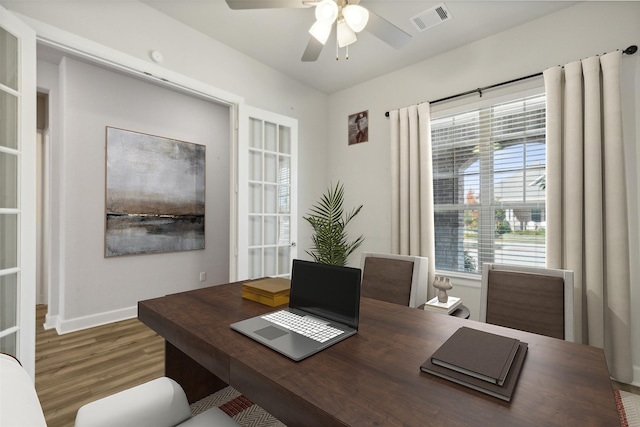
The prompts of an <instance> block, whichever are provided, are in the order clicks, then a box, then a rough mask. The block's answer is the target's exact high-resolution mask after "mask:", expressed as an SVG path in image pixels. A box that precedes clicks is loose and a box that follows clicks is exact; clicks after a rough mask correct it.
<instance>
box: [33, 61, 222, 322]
mask: <svg viewBox="0 0 640 427" xmlns="http://www.w3.org/2000/svg"><path fill="white" fill-rule="evenodd" d="M39 64H40V65H41V67H40V68H41V69H42V71H41V74H40V75H41V77H42V80H41V82H40V87H41V88H45V89H49V88H46V83H45V82H47V81H53V78H51V76H48V75H47V74H48V72H49V73H50V74H54V75H58V77H59V85H58V86H59V87H60V88H61V90H60V91H59V93H58V94H57V95H56V96H55V97H54V99H55V100H56V101H57V102H56V103H57V105H56V106H55V107H53V109H58V110H59V112H63V113H64V114H63V115H62V116H61V117H62V119H61V120H60V122H58V127H59V128H60V129H61V132H60V133H59V134H58V135H56V137H54V138H53V139H52V151H53V152H54V153H55V155H56V158H59V159H61V162H60V164H61V165H64V166H63V173H60V169H58V170H57V171H58V174H57V176H56V179H55V181H54V183H53V187H54V189H56V190H57V193H58V196H57V197H58V200H59V201H60V202H61V203H58V209H60V210H61V212H57V213H58V219H59V222H58V223H57V228H58V230H59V235H60V240H59V241H57V242H55V243H54V245H55V248H56V249H59V252H60V254H61V255H62V256H61V257H60V258H59V262H60V267H61V271H62V272H63V274H61V276H60V277H59V284H60V285H61V286H62V291H63V292H61V297H59V298H60V299H59V300H58V301H57V302H59V310H58V312H57V313H56V312H54V311H53V309H54V308H53V307H52V309H51V310H50V312H49V315H50V316H51V315H54V314H55V315H57V316H58V327H59V329H61V330H63V331H66V330H73V329H77V328H81V327H86V326H90V325H93V324H96V323H102V322H105V321H109V320H114V319H118V318H122V317H128V316H132V315H133V316H135V314H136V310H135V307H136V304H137V301H139V300H143V299H148V298H153V297H157V296H162V295H165V294H167V293H173V292H178V291H185V290H190V289H194V288H196V287H200V286H204V285H211V284H218V283H225V282H226V281H227V280H228V277H229V214H230V210H229V205H230V193H229V188H230V157H231V154H230V151H231V147H230V144H229V141H230V139H231V129H230V113H229V109H228V107H226V106H221V105H219V104H214V103H211V102H207V101H203V100H200V99H196V98H193V97H190V96H186V95H184V94H181V93H177V92H175V91H172V90H168V89H165V88H162V87H160V86H157V85H154V84H150V83H147V82H144V81H141V80H139V79H134V78H131V77H129V76H125V75H122V74H119V73H115V72H113V71H110V70H106V69H104V68H100V67H96V66H94V65H89V64H87V63H84V62H79V61H76V60H73V59H70V58H64V59H63V60H62V62H61V63H60V67H59V70H57V69H52V68H51V66H50V64H47V63H43V61H39ZM106 126H111V127H118V128H123V129H128V130H132V131H136V132H142V133H148V134H153V135H159V136H164V137H168V138H172V139H177V140H182V141H187V142H192V143H197V144H201V145H205V146H206V156H207V159H206V197H207V199H206V201H207V203H206V217H205V221H206V227H205V233H206V236H205V246H206V247H205V249H204V250H198V251H187V252H174V253H166V254H153V255H144V256H129V257H112V258H105V257H104V209H105V207H104V206H105V202H104V200H105V195H104V188H105V172H104V171H105V161H106V159H105V128H106ZM59 190H62V191H59ZM200 272H205V273H207V280H206V281H205V282H200V281H199V273H200Z"/></svg>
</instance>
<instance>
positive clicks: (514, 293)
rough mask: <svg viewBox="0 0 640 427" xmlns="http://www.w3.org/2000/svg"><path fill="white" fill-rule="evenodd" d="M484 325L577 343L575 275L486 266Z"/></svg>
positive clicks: (482, 301)
mask: <svg viewBox="0 0 640 427" xmlns="http://www.w3.org/2000/svg"><path fill="white" fill-rule="evenodd" d="M480 321H481V322H486V323H491V324H494V325H500V326H506V327H509V328H513V329H519V330H522V331H527V332H533V333H536V334H541V335H546V336H550V337H555V338H560V339H564V340H566V341H573V340H574V332H573V327H574V320H573V271H569V270H558V269H549V268H534V267H522V266H514V265H504V264H483V266H482V287H481V290H480Z"/></svg>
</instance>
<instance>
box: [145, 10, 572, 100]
mask: <svg viewBox="0 0 640 427" xmlns="http://www.w3.org/2000/svg"><path fill="white" fill-rule="evenodd" d="M143 3H145V4H147V5H149V6H150V7H153V8H155V9H156V10H158V11H160V12H162V13H164V14H166V15H168V16H171V17H173V18H174V19H176V20H178V21H181V22H182V23H184V24H186V25H188V26H189V27H192V28H194V29H196V30H198V31H200V32H202V33H204V34H206V35H208V36H211V37H212V38H214V39H216V40H218V41H220V42H222V43H224V44H226V45H228V46H230V47H232V48H234V49H236V50H238V51H240V52H243V53H245V54H246V55H248V56H251V57H253V58H255V59H257V60H258V61H260V62H263V63H264V64H267V65H269V66H271V67H273V68H275V69H277V70H279V71H281V72H283V73H285V74H287V75H289V76H291V77H293V78H295V79H297V80H299V81H301V82H303V83H305V84H307V85H309V86H312V87H315V88H317V89H318V90H320V91H322V92H324V93H327V94H331V93H334V92H337V91H340V90H342V89H345V88H348V87H351V86H354V85H356V84H358V83H360V82H363V81H367V80H370V79H372V78H375V77H377V76H380V75H384V74H387V73H390V72H392V71H395V70H398V69H401V68H404V67H407V66H409V65H411V64H415V63H417V62H420V61H423V60H425V59H427V58H430V57H433V56H435V55H438V54H440V53H442V52H445V51H448V50H451V49H454V48H456V47H458V46H462V45H465V44H468V43H470V42H472V41H474V40H478V39H481V38H484V37H487V36H490V35H492V34H495V33H499V32H501V31H504V30H506V29H508V28H511V27H514V26H517V25H520V24H522V23H524V22H527V21H531V20H533V19H536V18H539V17H541V16H544V15H546V14H549V13H552V12H555V11H557V10H560V9H563V8H565V7H567V6H570V5H572V4H575V3H577V2H575V1H480V0H471V1H459V0H445V1H443V2H440V1H422V0H409V1H401V0H362V1H361V3H360V4H361V6H364V7H366V8H367V9H369V10H371V11H372V12H374V13H376V14H378V15H380V16H381V17H383V18H385V19H386V20H387V21H390V22H391V23H393V24H395V25H396V26H397V27H399V28H401V29H402V30H404V31H406V32H407V33H409V34H411V36H412V39H411V41H410V42H409V44H408V45H407V46H405V47H404V48H402V49H401V50H396V49H394V48H392V47H390V46H389V45H387V44H385V43H384V42H383V41H381V40H380V39H378V38H376V37H374V36H373V35H372V34H370V33H367V32H366V29H365V31H363V32H362V33H360V34H358V41H357V42H356V43H354V44H353V45H351V46H350V47H349V59H348V60H346V59H344V49H341V50H340V60H338V61H336V48H335V35H332V37H330V38H329V41H328V42H327V44H326V45H325V47H324V49H323V51H322V53H321V55H320V58H319V59H318V61H316V62H302V61H300V58H301V56H302V53H303V52H304V50H305V48H306V46H307V42H308V40H309V37H310V36H309V33H308V30H309V28H310V27H311V25H312V24H313V22H314V21H315V17H314V10H313V8H302V9H260V10H231V9H230V8H229V7H228V6H227V4H226V2H225V1H224V0H148V1H145V0H143ZM440 3H444V4H445V7H446V8H447V9H448V10H449V12H450V14H451V16H452V17H453V18H452V19H450V20H448V21H445V22H443V23H441V24H439V25H437V26H435V27H433V28H431V29H429V30H427V31H424V32H422V33H419V32H418V31H417V30H416V29H415V27H414V26H413V24H412V23H411V20H410V19H411V18H412V17H413V16H415V15H418V14H420V13H422V12H424V11H425V10H427V9H429V8H432V7H434V6H436V5H438V4H440Z"/></svg>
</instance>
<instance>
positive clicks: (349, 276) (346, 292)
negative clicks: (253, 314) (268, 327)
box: [289, 259, 361, 329]
mask: <svg viewBox="0 0 640 427" xmlns="http://www.w3.org/2000/svg"><path fill="white" fill-rule="evenodd" d="M360 278H361V270H360V269H359V268H351V267H339V266H335V265H328V264H318V263H315V262H310V261H302V260H299V259H295V260H293V270H292V272H291V293H290V295H289V307H290V308H297V309H300V310H304V311H306V312H308V313H310V314H314V315H316V316H320V317H324V318H326V319H329V320H333V321H336V322H340V323H343V324H345V325H347V326H350V327H352V328H354V329H358V316H359V313H360Z"/></svg>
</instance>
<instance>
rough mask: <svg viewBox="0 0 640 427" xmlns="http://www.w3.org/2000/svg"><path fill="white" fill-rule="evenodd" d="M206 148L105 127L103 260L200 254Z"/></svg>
mask: <svg viewBox="0 0 640 427" xmlns="http://www.w3.org/2000/svg"><path fill="white" fill-rule="evenodd" d="M205 148H206V147H205V146H204V145H199V144H193V143H189V142H184V141H177V140H175V139H169V138H163V137H160V136H153V135H147V134H143V133H138V132H132V131H128V130H123V129H118V128H113V127H107V144H106V202H105V207H106V209H105V211H106V219H105V221H106V225H105V257H114V256H122V255H140V254H152V253H160V252H174V251H188V250H195V249H204V240H205V239H204V212H205V211H204V205H205Z"/></svg>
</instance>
